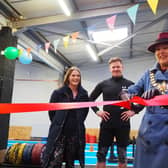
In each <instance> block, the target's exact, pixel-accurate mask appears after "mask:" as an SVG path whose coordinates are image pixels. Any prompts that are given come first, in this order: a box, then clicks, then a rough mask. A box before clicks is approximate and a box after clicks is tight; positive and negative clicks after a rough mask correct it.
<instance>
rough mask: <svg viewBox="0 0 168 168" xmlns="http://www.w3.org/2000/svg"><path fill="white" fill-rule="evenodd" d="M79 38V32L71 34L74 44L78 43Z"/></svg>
mask: <svg viewBox="0 0 168 168" xmlns="http://www.w3.org/2000/svg"><path fill="white" fill-rule="evenodd" d="M78 36H79V32H75V33H72V34H71V38H72V42H73V43H76V39H77V38H78Z"/></svg>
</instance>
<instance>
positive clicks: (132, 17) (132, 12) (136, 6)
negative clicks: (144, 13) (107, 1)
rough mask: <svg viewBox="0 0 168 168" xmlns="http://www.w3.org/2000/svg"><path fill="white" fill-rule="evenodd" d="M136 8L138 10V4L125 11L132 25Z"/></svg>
mask: <svg viewBox="0 0 168 168" xmlns="http://www.w3.org/2000/svg"><path fill="white" fill-rule="evenodd" d="M138 8H139V4H137V5H134V6H132V7H130V8H128V9H127V13H128V16H129V17H130V19H131V21H132V22H133V23H134V24H135V20H136V15H137V11H138Z"/></svg>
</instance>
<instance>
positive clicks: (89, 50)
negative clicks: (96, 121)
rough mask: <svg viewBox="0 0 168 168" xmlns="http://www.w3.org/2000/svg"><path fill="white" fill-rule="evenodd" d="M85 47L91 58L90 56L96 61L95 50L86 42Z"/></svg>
mask: <svg viewBox="0 0 168 168" xmlns="http://www.w3.org/2000/svg"><path fill="white" fill-rule="evenodd" d="M86 49H87V51H88V53H89V54H90V56H91V58H92V59H93V60H94V61H98V57H97V54H96V52H95V51H94V50H93V48H92V47H91V46H90V44H86Z"/></svg>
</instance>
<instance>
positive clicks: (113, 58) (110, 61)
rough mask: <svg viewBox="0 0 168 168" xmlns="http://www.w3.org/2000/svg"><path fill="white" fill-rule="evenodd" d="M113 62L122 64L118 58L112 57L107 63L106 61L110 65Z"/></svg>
mask: <svg viewBox="0 0 168 168" xmlns="http://www.w3.org/2000/svg"><path fill="white" fill-rule="evenodd" d="M113 62H120V63H121V64H123V62H122V59H121V58H119V57H112V58H110V59H109V61H108V64H109V65H110V64H111V63H113Z"/></svg>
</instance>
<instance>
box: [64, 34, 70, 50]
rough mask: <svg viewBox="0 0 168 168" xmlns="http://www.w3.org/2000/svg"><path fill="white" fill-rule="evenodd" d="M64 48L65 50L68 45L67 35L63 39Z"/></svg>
mask: <svg viewBox="0 0 168 168" xmlns="http://www.w3.org/2000/svg"><path fill="white" fill-rule="evenodd" d="M63 43H64V47H65V48H67V47H68V44H69V35H67V36H65V37H64V38H63Z"/></svg>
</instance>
